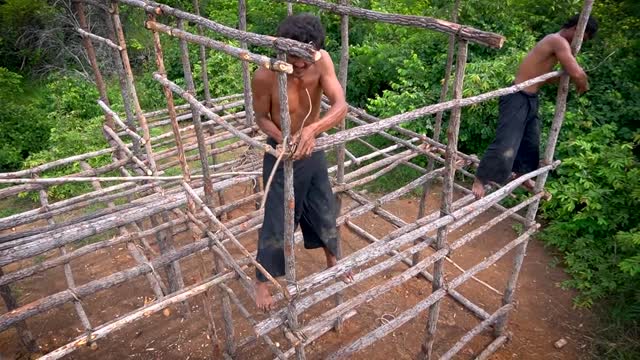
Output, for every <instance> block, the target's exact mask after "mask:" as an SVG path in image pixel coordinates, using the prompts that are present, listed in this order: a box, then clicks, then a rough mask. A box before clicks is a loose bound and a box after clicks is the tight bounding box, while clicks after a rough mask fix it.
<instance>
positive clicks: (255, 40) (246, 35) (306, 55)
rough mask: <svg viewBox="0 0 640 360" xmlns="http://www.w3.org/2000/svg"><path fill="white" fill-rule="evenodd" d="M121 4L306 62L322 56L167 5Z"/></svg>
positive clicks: (140, 1)
mask: <svg viewBox="0 0 640 360" xmlns="http://www.w3.org/2000/svg"><path fill="white" fill-rule="evenodd" d="M119 2H120V3H122V4H127V5H131V6H135V7H138V8H142V9H144V10H145V11H146V12H151V13H155V14H163V15H164V14H166V15H172V16H175V17H176V18H178V19H182V20H186V21H189V22H190V23H194V24H198V25H202V26H204V27H205V28H207V29H210V30H213V31H215V32H216V33H218V34H220V35H222V36H224V37H227V38H230V39H235V40H238V41H244V42H247V43H248V44H251V45H257V46H264V47H269V48H275V49H276V50H279V51H284V52H286V53H288V54H292V55H295V56H298V57H300V58H303V59H305V60H308V61H318V60H320V57H321V56H322V55H321V53H320V52H319V51H317V50H316V49H315V48H314V47H313V45H310V44H304V43H301V42H299V41H295V40H291V39H287V38H278V37H273V36H267V35H259V34H254V33H250V32H246V31H240V30H237V29H234V28H231V27H228V26H224V25H221V24H219V23H217V22H215V21H212V20H209V19H205V18H203V17H201V16H196V15H193V14H190V13H188V12H185V11H181V10H178V9H175V8H172V7H171V6H169V5H165V4H159V3H156V2H154V1H150V0H144V1H143V0H119Z"/></svg>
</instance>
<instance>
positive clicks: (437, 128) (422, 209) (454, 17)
mask: <svg viewBox="0 0 640 360" xmlns="http://www.w3.org/2000/svg"><path fill="white" fill-rule="evenodd" d="M459 8H460V0H456V1H455V3H454V4H453V9H452V10H451V22H454V23H455V22H457V21H458V9H459ZM455 45H456V36H455V35H453V34H452V35H449V48H448V49H447V64H446V65H445V67H444V83H443V84H442V89H441V90H440V101H439V102H444V101H445V100H446V99H447V94H448V93H449V78H450V77H451V69H452V68H453V53H454V52H455ZM443 114H444V112H442V111H440V112H438V113H437V114H436V120H435V122H434V125H433V140H435V141H440V132H441V129H442V115H443ZM434 167H435V160H433V159H432V158H429V162H428V163H427V173H429V172H431V171H433V168H434ZM432 183H433V180H432V179H429V180H427V181H426V182H425V183H424V184H423V185H422V196H421V197H420V206H419V208H418V217H417V218H418V219H420V218H422V217H423V216H424V215H425V213H426V210H427V198H428V196H429V191H430V189H431V185H432ZM419 241H420V240H417V241H416V242H415V243H417V242H419ZM418 262H420V252H416V253H415V254H413V259H412V263H413V265H416V264H417V263H418Z"/></svg>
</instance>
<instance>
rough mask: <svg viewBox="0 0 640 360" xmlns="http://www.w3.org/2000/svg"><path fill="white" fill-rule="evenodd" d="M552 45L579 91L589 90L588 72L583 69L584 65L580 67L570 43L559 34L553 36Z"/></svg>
mask: <svg viewBox="0 0 640 360" xmlns="http://www.w3.org/2000/svg"><path fill="white" fill-rule="evenodd" d="M552 46H553V52H554V54H555V55H556V57H557V58H558V61H559V62H560V65H562V67H563V68H564V70H565V71H566V72H567V74H569V76H570V77H571V80H573V82H574V83H575V84H576V88H577V90H578V93H583V92H585V91H587V90H589V83H588V81H587V74H586V73H585V72H584V70H582V67H580V65H579V64H578V62H577V61H576V58H575V57H574V56H573V54H572V53H571V47H570V46H569V43H568V42H567V41H566V40H565V39H563V38H560V37H559V36H558V37H554V38H553V42H552Z"/></svg>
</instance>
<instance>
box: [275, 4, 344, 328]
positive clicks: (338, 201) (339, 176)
mask: <svg viewBox="0 0 640 360" xmlns="http://www.w3.org/2000/svg"><path fill="white" fill-rule="evenodd" d="M340 4H341V5H349V0H340ZM287 6H288V7H289V6H293V4H291V3H287ZM292 12H293V10H292ZM340 39H341V45H340V68H339V71H338V80H339V81H340V85H341V86H342V91H343V92H344V96H345V97H346V96H347V73H348V71H347V70H348V67H349V16H348V15H342V16H341V17H340ZM345 128H346V120H345V119H344V118H343V119H342V120H340V125H339V126H338V130H339V131H343V130H344V129H345ZM336 150H337V151H336V164H337V165H338V172H337V173H336V181H337V182H338V184H343V183H344V156H345V150H346V149H345V143H341V144H339V145H338V147H337V149H336ZM335 205H336V209H335V213H336V217H337V216H338V215H339V213H340V210H341V209H342V198H341V197H340V194H339V193H338V192H336V193H335ZM336 233H337V246H336V251H337V253H336V254H335V256H336V259H337V260H338V261H339V260H340V259H342V236H340V231H339V229H338V231H337V232H336ZM342 302H343V294H342V293H341V292H339V293H338V294H336V299H335V303H336V305H340V304H341V303H342ZM334 328H335V330H336V331H341V330H342V317H339V318H338V319H337V321H336V323H335V327H334Z"/></svg>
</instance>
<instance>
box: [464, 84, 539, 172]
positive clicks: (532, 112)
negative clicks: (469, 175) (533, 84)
mask: <svg viewBox="0 0 640 360" xmlns="http://www.w3.org/2000/svg"><path fill="white" fill-rule="evenodd" d="M539 162H540V119H539V118H538V95H537V94H530V93H526V92H524V91H520V92H517V93H514V94H509V95H505V96H501V97H500V103H499V119H498V129H497V130H496V138H495V140H494V141H493V143H492V144H491V145H489V148H488V149H487V151H486V152H485V154H484V156H483V157H482V160H481V161H480V166H478V171H477V172H476V178H477V179H479V180H480V181H481V182H482V183H483V184H486V183H487V182H489V181H494V182H496V183H498V184H504V183H505V182H506V181H507V180H508V179H509V178H510V176H511V173H512V172H515V173H518V174H526V173H528V172H531V171H534V170H536V169H537V168H538V165H539Z"/></svg>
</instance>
